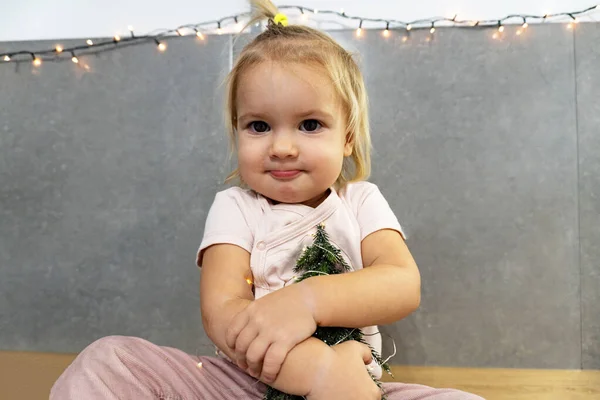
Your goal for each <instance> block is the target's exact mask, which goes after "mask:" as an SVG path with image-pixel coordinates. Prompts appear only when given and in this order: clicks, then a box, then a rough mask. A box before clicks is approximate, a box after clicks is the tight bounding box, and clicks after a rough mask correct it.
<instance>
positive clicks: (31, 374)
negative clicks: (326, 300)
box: [0, 352, 600, 400]
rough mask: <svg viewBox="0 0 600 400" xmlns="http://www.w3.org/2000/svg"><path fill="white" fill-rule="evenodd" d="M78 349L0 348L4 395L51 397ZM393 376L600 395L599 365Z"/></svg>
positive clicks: (532, 395)
mask: <svg viewBox="0 0 600 400" xmlns="http://www.w3.org/2000/svg"><path fill="white" fill-rule="evenodd" d="M74 357H75V355H74V354H54V353H27V352H0V399H7V400H9V399H10V400H12V399H26V400H37V399H48V393H49V391H50V387H51V386H52V384H53V383H54V381H55V380H56V378H57V377H58V376H59V375H60V374H61V373H62V371H63V370H64V369H65V368H66V367H67V366H68V365H69V364H70V363H71V361H72V360H73V358H74ZM392 372H393V373H394V379H391V378H390V377H384V380H385V381H390V380H396V381H400V382H407V383H419V384H422V385H427V386H433V387H439V388H442V387H452V388H456V389H461V390H465V391H468V392H471V393H476V394H479V395H480V396H482V397H484V398H486V399H488V400H525V399H527V400H584V399H585V400H591V399H600V371H574V370H532V369H497V368H493V369H492V368H489V369H487V368H448V367H415V366H394V367H392Z"/></svg>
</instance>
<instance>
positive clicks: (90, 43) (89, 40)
mask: <svg viewBox="0 0 600 400" xmlns="http://www.w3.org/2000/svg"><path fill="white" fill-rule="evenodd" d="M86 43H87V44H88V46H91V45H93V44H94V42H92V39H88V40H86Z"/></svg>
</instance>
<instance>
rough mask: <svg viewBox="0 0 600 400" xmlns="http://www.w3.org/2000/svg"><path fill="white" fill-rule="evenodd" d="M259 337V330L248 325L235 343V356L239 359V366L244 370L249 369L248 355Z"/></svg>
mask: <svg viewBox="0 0 600 400" xmlns="http://www.w3.org/2000/svg"><path fill="white" fill-rule="evenodd" d="M257 336H258V330H257V329H256V328H255V327H254V326H253V325H252V324H249V325H246V326H245V327H244V329H243V330H242V331H241V332H240V334H239V335H238V337H237V340H236V341H235V355H236V357H237V360H236V361H237V363H238V366H239V367H240V368H242V369H246V368H248V362H247V361H246V353H248V348H249V347H250V345H251V344H252V342H253V341H254V340H255V339H256V337H257Z"/></svg>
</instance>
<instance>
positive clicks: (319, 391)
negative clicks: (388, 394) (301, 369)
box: [306, 340, 381, 400]
mask: <svg viewBox="0 0 600 400" xmlns="http://www.w3.org/2000/svg"><path fill="white" fill-rule="evenodd" d="M331 348H332V349H333V350H334V354H333V356H332V357H333V359H332V360H330V362H329V363H327V364H326V366H325V367H324V368H323V374H321V375H320V376H318V377H317V378H316V380H315V382H314V384H313V387H312V390H311V391H310V393H308V395H307V396H306V398H307V400H328V399H344V400H380V399H381V389H379V387H377V385H376V384H375V382H373V379H372V378H371V375H369V373H368V371H367V365H368V364H370V363H371V361H372V359H373V356H372V354H371V349H369V347H368V346H366V345H364V344H362V343H359V342H356V341H354V340H349V341H347V342H342V343H340V344H337V345H335V346H332V347H331Z"/></svg>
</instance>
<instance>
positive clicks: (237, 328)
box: [225, 311, 248, 349]
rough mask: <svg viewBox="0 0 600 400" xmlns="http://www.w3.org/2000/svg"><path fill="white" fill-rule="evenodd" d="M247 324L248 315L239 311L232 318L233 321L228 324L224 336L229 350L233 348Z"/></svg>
mask: <svg viewBox="0 0 600 400" xmlns="http://www.w3.org/2000/svg"><path fill="white" fill-rule="evenodd" d="M247 324H248V314H247V313H246V312H244V311H241V312H240V313H239V314H237V315H236V316H235V317H233V320H231V323H230V324H229V327H228V328H227V332H226V334H225V341H226V343H227V346H228V347H229V348H230V349H234V348H235V342H236V341H237V337H238V335H239V334H240V332H241V331H242V329H244V327H245V326H246V325H247Z"/></svg>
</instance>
